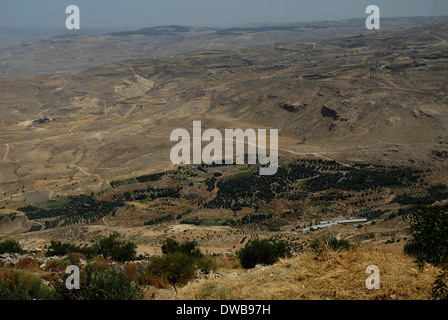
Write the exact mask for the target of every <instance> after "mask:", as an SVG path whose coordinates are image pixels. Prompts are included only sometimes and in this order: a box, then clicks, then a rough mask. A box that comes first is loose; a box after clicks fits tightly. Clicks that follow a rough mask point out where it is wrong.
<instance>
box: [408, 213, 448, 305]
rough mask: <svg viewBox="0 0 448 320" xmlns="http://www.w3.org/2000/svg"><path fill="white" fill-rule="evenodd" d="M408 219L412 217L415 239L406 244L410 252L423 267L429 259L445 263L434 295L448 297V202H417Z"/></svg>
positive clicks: (436, 297) (434, 287)
mask: <svg viewBox="0 0 448 320" xmlns="http://www.w3.org/2000/svg"><path fill="white" fill-rule="evenodd" d="M404 219H408V220H409V221H410V231H411V233H412V235H413V238H412V240H411V241H410V242H409V243H408V244H407V245H406V246H405V248H404V250H405V252H406V253H407V254H409V255H411V256H413V257H415V258H416V263H417V265H418V266H419V268H420V269H423V266H424V264H425V263H431V264H433V265H435V266H438V267H441V268H442V271H441V273H440V274H439V275H438V276H437V278H436V280H435V282H434V284H433V288H432V290H431V296H432V298H433V299H444V300H446V299H448V205H444V206H433V207H426V206H417V207H414V208H413V209H412V210H409V211H408V212H407V213H406V214H405V215H404Z"/></svg>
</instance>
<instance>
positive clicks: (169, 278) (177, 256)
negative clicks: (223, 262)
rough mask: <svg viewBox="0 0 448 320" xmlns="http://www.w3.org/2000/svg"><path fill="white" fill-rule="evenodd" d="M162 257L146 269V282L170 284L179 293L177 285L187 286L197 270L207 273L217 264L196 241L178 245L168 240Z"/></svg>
mask: <svg viewBox="0 0 448 320" xmlns="http://www.w3.org/2000/svg"><path fill="white" fill-rule="evenodd" d="M162 253H163V254H164V255H163V256H161V257H158V258H154V259H152V260H151V262H150V263H149V265H148V268H147V269H146V275H145V277H146V281H149V282H157V283H162V284H164V283H166V282H168V283H170V284H171V285H172V286H173V287H174V289H175V290H176V292H177V289H176V284H186V283H187V282H188V281H190V280H191V279H193V278H194V276H195V271H196V268H200V269H203V270H206V271H210V270H215V269H216V263H215V260H214V259H213V258H211V257H205V256H204V255H203V254H202V252H201V250H200V249H199V248H198V246H197V243H196V242H195V241H186V242H183V243H178V242H177V241H176V240H174V239H171V238H169V239H167V240H166V241H165V243H164V244H163V245H162Z"/></svg>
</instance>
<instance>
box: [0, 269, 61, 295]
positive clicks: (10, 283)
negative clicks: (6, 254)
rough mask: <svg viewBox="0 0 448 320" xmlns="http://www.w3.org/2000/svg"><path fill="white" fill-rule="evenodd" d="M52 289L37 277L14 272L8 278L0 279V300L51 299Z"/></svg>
mask: <svg viewBox="0 0 448 320" xmlns="http://www.w3.org/2000/svg"><path fill="white" fill-rule="evenodd" d="M52 299H54V295H53V292H52V290H51V289H50V288H49V287H47V286H46V285H44V284H43V283H42V280H41V279H39V278H38V277H36V276H34V275H32V274H29V273H24V272H15V273H13V274H12V276H11V278H10V279H6V280H3V279H0V300H52Z"/></svg>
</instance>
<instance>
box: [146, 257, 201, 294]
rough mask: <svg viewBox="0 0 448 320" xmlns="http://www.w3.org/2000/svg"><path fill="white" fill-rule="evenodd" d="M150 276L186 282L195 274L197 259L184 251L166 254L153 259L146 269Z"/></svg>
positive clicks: (175, 281) (173, 283) (174, 282)
mask: <svg viewBox="0 0 448 320" xmlns="http://www.w3.org/2000/svg"><path fill="white" fill-rule="evenodd" d="M146 272H147V274H148V275H149V277H156V278H166V279H167V281H168V282H169V283H170V284H171V285H172V286H173V287H174V288H175V289H176V284H186V283H187V282H188V281H190V280H191V279H193V277H194V275H195V259H193V258H192V257H190V256H188V255H186V254H185V253H182V252H173V253H169V254H165V255H163V256H161V257H157V258H154V259H152V260H151V262H150V263H149V265H148V268H147V270H146Z"/></svg>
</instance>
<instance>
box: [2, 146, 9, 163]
mask: <svg viewBox="0 0 448 320" xmlns="http://www.w3.org/2000/svg"><path fill="white" fill-rule="evenodd" d="M5 145H6V152H5V155H4V156H3V161H7V159H8V154H9V144H8V143H5Z"/></svg>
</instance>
